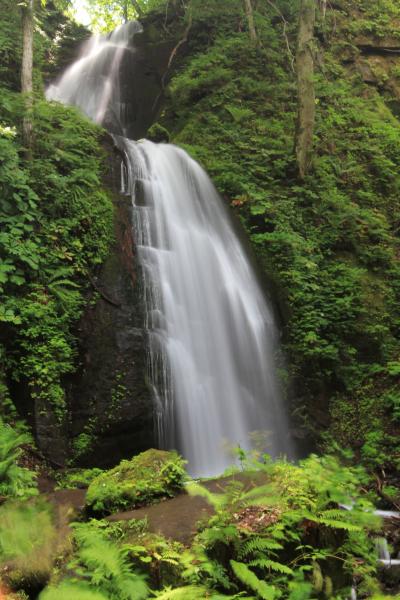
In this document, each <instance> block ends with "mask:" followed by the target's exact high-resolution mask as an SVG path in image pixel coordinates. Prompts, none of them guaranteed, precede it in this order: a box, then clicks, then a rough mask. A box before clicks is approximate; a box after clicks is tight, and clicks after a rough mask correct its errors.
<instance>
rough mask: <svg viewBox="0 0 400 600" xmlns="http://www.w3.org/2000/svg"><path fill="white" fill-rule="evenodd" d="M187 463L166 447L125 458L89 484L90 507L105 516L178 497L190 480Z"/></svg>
mask: <svg viewBox="0 0 400 600" xmlns="http://www.w3.org/2000/svg"><path fill="white" fill-rule="evenodd" d="M184 464H185V461H183V460H182V458H181V457H180V456H179V455H178V454H177V453H176V452H167V451H164V450H147V451H146V452H142V454H138V455H137V456H135V457H134V458H132V459H131V460H123V461H122V462H121V463H120V464H119V465H117V466H116V467H114V468H113V469H111V470H110V471H105V472H104V473H102V474H101V475H99V476H98V477H96V478H95V479H94V480H93V481H92V482H91V483H90V485H89V489H88V492H87V496H86V506H87V509H88V510H89V511H90V512H93V513H94V514H100V515H102V514H103V515H104V514H110V513H112V512H117V511H120V510H130V509H132V508H135V507H136V506H143V505H145V504H151V503H153V502H154V501H159V500H160V499H163V498H168V497H172V496H175V495H176V494H177V493H179V492H180V491H181V490H182V488H183V485H184V482H185V481H186V479H187V474H186V471H185V469H184Z"/></svg>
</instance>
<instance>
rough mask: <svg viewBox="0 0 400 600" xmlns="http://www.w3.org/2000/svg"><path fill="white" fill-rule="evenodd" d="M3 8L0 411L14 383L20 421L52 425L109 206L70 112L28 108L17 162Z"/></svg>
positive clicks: (59, 413)
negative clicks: (23, 399)
mask: <svg viewBox="0 0 400 600" xmlns="http://www.w3.org/2000/svg"><path fill="white" fill-rule="evenodd" d="M5 4H6V5H7V6H6V7H5V9H7V10H5V12H4V15H3V17H2V23H1V26H2V31H1V32H0V35H1V36H2V38H1V39H2V41H4V42H5V43H2V44H0V47H1V48H2V56H1V62H2V65H3V69H4V71H5V76H4V77H3V78H2V81H1V84H2V87H1V89H0V146H1V159H2V160H1V165H0V189H1V198H0V203H1V205H0V208H1V213H0V220H1V235H0V252H1V259H2V262H1V265H0V290H1V294H2V303H1V306H0V322H1V329H0V356H1V367H0V385H1V389H0V402H1V407H2V414H3V415H8V416H9V417H12V418H15V417H16V414H15V411H14V408H13V407H12V405H11V402H10V398H9V395H8V390H7V386H6V380H8V381H9V382H11V384H12V385H16V384H17V382H21V384H24V385H27V386H28V388H29V396H30V398H31V399H32V402H33V405H32V406H24V407H23V410H24V414H23V416H24V417H27V416H28V417H29V416H30V415H31V414H32V413H33V412H34V411H35V410H37V411H43V410H45V411H48V412H49V413H50V414H51V413H53V414H54V416H55V421H56V422H58V423H62V421H63V419H64V418H65V415H66V411H65V394H64V389H63V386H62V378H63V376H65V374H67V373H70V372H71V371H73V370H74V369H75V368H76V364H75V362H74V359H75V354H76V339H75V334H74V330H73V328H74V324H75V323H76V322H77V319H78V317H79V315H80V312H81V311H82V308H83V306H84V303H85V295H86V290H87V288H88V277H89V275H88V274H90V272H91V271H92V270H93V269H95V268H96V265H98V264H101V262H102V261H103V260H104V258H105V256H106V255H107V251H108V248H109V244H110V240H111V237H112V219H113V213H112V205H111V201H110V199H109V197H108V196H107V194H106V193H105V192H104V190H103V189H102V184H101V176H102V171H103V161H104V156H103V152H102V150H101V146H100V141H101V136H102V135H103V133H102V131H101V130H99V129H97V128H96V127H94V126H93V125H92V124H91V123H89V122H88V121H87V120H86V119H83V118H82V117H81V116H80V115H79V114H78V113H77V111H75V110H73V109H67V108H64V107H62V106H58V105H51V106H50V105H49V104H48V103H46V102H44V101H43V100H42V99H38V100H37V101H36V102H35V104H34V109H33V115H32V119H33V124H34V132H35V137H34V143H33V149H32V150H33V158H32V160H26V159H25V154H24V148H23V142H22V138H21V130H20V124H21V121H22V115H23V113H24V110H25V107H24V103H23V100H22V98H21V95H20V94H19V93H18V92H17V88H18V84H17V82H16V81H15V78H14V77H15V72H16V70H17V69H18V60H19V48H18V45H17V44H15V39H16V40H18V22H19V21H18V10H19V9H18V7H17V6H16V5H15V4H13V3H11V2H10V3H5ZM45 16H46V15H45ZM12 32H14V33H15V38H13V36H12ZM41 34H42V35H43V36H44V33H43V32H41ZM52 34H53V35H55V32H54V31H52ZM44 39H45V41H46V38H44ZM10 40H11V42H12V45H11V46H10V45H9V42H10ZM51 49H52V44H51V43H50V42H48V43H47V44H46V43H44V42H42V45H39V48H38V52H37V60H38V63H39V64H38V68H37V69H36V70H35V76H36V77H37V78H40V77H41V69H40V66H41V64H42V62H41V61H42V60H45V58H46V57H48V56H49V52H50V50H51ZM40 84H41V81H40V80H39V81H38V87H40ZM22 393H23V392H22V390H20V394H22ZM13 413H14V414H13Z"/></svg>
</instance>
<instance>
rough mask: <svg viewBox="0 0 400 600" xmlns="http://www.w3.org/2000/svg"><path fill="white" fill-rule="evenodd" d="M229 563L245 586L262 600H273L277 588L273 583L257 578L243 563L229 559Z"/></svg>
mask: <svg viewBox="0 0 400 600" xmlns="http://www.w3.org/2000/svg"><path fill="white" fill-rule="evenodd" d="M230 565H231V567H232V570H233V572H234V574H235V575H236V577H237V578H238V579H239V581H241V582H242V583H243V584H244V585H245V586H246V587H248V588H250V589H251V590H253V592H256V594H258V595H259V596H260V598H262V599H263V600H274V598H275V596H276V591H277V590H276V588H275V587H274V586H273V585H268V584H267V583H266V582H265V581H262V580H261V579H259V578H258V577H257V575H256V574H255V573H253V571H251V570H250V569H249V568H248V566H247V565H245V564H244V563H239V562H236V561H235V560H231V561H230Z"/></svg>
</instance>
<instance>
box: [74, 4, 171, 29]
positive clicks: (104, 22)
mask: <svg viewBox="0 0 400 600" xmlns="http://www.w3.org/2000/svg"><path fill="white" fill-rule="evenodd" d="M165 4H166V2H165V0H136V1H135V2H131V1H130V0H111V1H110V0H88V2H87V7H88V12H89V14H90V17H91V27H92V29H94V30H95V31H102V32H109V31H112V30H113V29H115V27H118V25H121V23H123V22H124V21H125V20H135V19H137V18H139V17H141V16H142V15H143V14H145V13H147V12H150V11H154V10H157V9H158V8H162V9H164V10H165V8H164V7H165ZM138 9H139V11H138ZM72 12H73V11H72Z"/></svg>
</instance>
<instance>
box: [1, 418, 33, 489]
mask: <svg viewBox="0 0 400 600" xmlns="http://www.w3.org/2000/svg"><path fill="white" fill-rule="evenodd" d="M30 441H31V440H30V438H29V436H27V435H25V434H18V433H16V432H15V431H14V430H13V429H11V427H9V426H8V425H6V424H5V423H4V422H3V421H2V419H1V418H0V501H1V500H2V499H4V498H25V497H28V496H33V495H35V494H36V493H37V490H36V474H34V473H33V472H32V471H29V469H26V468H24V467H21V466H19V465H18V462H17V461H18V459H19V458H20V456H21V453H22V450H21V445H23V444H28V443H29V442H30Z"/></svg>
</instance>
